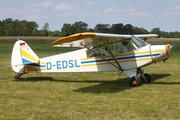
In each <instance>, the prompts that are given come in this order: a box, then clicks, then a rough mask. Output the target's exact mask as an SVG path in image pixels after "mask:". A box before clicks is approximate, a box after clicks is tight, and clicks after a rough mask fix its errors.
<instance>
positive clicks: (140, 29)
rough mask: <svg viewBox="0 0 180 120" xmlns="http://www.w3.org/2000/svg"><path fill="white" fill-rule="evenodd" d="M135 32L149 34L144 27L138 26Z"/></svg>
mask: <svg viewBox="0 0 180 120" xmlns="http://www.w3.org/2000/svg"><path fill="white" fill-rule="evenodd" d="M133 31H134V34H148V33H149V32H148V31H147V30H146V29H144V28H143V27H140V28H138V27H134V30H133Z"/></svg>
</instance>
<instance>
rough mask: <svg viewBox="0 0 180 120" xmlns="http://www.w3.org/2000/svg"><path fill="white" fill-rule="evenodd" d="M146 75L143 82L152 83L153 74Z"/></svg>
mask: <svg viewBox="0 0 180 120" xmlns="http://www.w3.org/2000/svg"><path fill="white" fill-rule="evenodd" d="M144 76H145V78H146V80H145V79H143V78H141V80H142V82H144V83H150V82H151V76H150V75H149V74H144Z"/></svg>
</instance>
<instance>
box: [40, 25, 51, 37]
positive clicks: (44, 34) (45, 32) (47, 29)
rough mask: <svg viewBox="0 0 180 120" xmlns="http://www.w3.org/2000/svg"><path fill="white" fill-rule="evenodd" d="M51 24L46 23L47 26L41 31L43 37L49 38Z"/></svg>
mask: <svg viewBox="0 0 180 120" xmlns="http://www.w3.org/2000/svg"><path fill="white" fill-rule="evenodd" d="M48 31H49V24H48V23H45V25H44V26H43V27H42V29H41V36H48Z"/></svg>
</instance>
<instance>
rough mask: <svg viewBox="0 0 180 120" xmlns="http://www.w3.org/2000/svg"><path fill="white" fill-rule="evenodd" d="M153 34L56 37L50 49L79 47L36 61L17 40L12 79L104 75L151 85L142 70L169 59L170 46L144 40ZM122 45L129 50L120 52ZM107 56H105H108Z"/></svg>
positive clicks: (21, 42) (130, 82)
mask: <svg viewBox="0 0 180 120" xmlns="http://www.w3.org/2000/svg"><path fill="white" fill-rule="evenodd" d="M157 36H158V35H156V34H140V35H121V34H108V33H93V32H84V33H77V34H73V35H70V36H67V37H62V38H59V39H57V40H55V41H53V42H52V43H51V46H52V47H79V49H78V50H75V51H71V52H66V53H61V54H57V55H52V56H48V57H44V58H39V57H38V56H37V55H36V54H35V52H34V51H33V50H32V49H31V48H30V47H29V45H28V44H27V43H26V42H25V41H23V40H17V41H16V43H15V44H14V46H13V50H12V56H11V66H12V69H13V70H14V71H15V72H16V73H17V74H16V76H15V78H16V79H19V78H20V76H22V75H23V74H26V73H29V72H42V73H43V72H60V73H62V72H103V71H118V73H119V74H121V73H122V72H123V73H125V74H126V75H127V76H128V77H129V78H130V79H129V85H130V86H132V87H135V86H140V85H141V83H149V82H151V76H150V75H149V74H147V73H144V71H143V70H142V68H143V67H145V66H148V65H150V64H153V63H157V62H159V61H165V60H167V59H168V58H169V57H170V56H171V51H172V46H171V45H170V44H167V45H151V44H149V43H147V42H146V41H145V40H144V39H147V38H154V37H157ZM123 43H127V44H126V45H127V46H126V47H127V49H129V51H126V52H122V51H121V49H122V48H123V47H124V46H123ZM107 53H108V54H107Z"/></svg>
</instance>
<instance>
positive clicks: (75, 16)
mask: <svg viewBox="0 0 180 120" xmlns="http://www.w3.org/2000/svg"><path fill="white" fill-rule="evenodd" d="M6 18H13V19H18V20H27V21H34V22H36V23H37V24H38V25H39V29H41V28H42V27H43V26H44V24H45V23H46V22H47V23H48V24H49V28H50V30H52V31H53V30H61V28H62V26H63V24H64V23H70V24H73V23H75V22H77V21H82V22H85V23H87V24H88V25H89V26H88V28H94V27H95V25H97V24H99V23H102V24H110V25H112V24H117V23H123V24H124V25H125V24H131V25H133V26H136V27H143V28H145V29H147V30H148V31H150V30H152V29H153V28H155V27H159V28H160V30H161V31H167V32H174V31H179V32H180V0H102V1H100V0H99V1H97V0H0V20H5V19H6Z"/></svg>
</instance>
